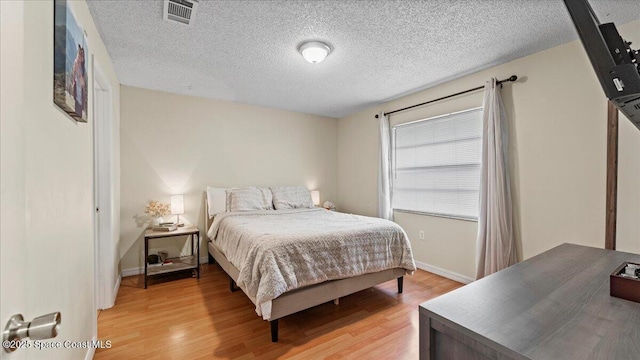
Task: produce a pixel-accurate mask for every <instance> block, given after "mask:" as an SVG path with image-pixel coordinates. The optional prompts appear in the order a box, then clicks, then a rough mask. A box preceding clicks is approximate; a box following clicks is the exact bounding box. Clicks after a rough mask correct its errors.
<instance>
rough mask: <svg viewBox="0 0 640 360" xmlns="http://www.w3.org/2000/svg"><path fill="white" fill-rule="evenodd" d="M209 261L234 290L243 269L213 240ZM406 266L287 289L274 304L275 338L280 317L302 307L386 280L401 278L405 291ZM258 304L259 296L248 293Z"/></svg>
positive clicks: (272, 315)
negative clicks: (214, 264)
mask: <svg viewBox="0 0 640 360" xmlns="http://www.w3.org/2000/svg"><path fill="white" fill-rule="evenodd" d="M208 244H209V245H208V247H209V263H213V261H214V260H215V262H217V263H218V264H219V265H220V267H221V268H222V269H223V270H224V271H225V272H226V273H227V274H228V275H229V278H230V279H229V281H230V289H231V291H234V290H235V289H237V288H235V281H236V280H237V279H238V274H239V273H240V272H239V271H238V269H237V268H236V267H235V266H233V265H232V264H231V263H230V262H229V261H228V260H227V258H226V257H225V256H224V254H222V252H220V250H219V249H218V248H217V247H216V246H215V245H214V243H213V242H211V241H209V243H208ZM404 274H405V269H400V268H395V269H388V270H384V271H380V272H376V273H371V274H364V275H360V276H356V277H351V278H346V279H340V280H332V281H326V282H324V283H321V284H317V285H311V286H306V287H304V288H300V289H296V290H292V291H289V292H286V293H284V294H282V295H280V296H279V297H277V298H276V299H274V300H273V301H272V305H271V319H269V322H270V323H271V341H273V342H277V341H278V319H280V318H281V317H285V316H287V315H290V314H293V313H296V312H298V311H302V310H305V309H308V308H311V307H314V306H316V305H320V304H324V303H326V302H328V301H331V300H335V299H339V298H341V297H344V296H347V295H350V294H353V293H356V292H358V291H361V290H364V289H368V288H370V287H372V286H375V285H378V284H381V283H383V282H386V281H389V280H393V279H398V292H399V293H402V280H403V275H404ZM247 297H248V298H249V299H250V300H251V301H252V302H253V303H254V304H255V299H253V298H251V297H250V296H248V295H247Z"/></svg>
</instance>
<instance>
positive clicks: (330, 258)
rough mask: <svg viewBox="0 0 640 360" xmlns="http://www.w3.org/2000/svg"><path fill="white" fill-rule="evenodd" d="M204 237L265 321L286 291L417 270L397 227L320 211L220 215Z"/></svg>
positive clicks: (403, 235)
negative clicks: (236, 273) (221, 255)
mask: <svg viewBox="0 0 640 360" xmlns="http://www.w3.org/2000/svg"><path fill="white" fill-rule="evenodd" d="M207 235H208V236H209V238H210V239H212V240H213V241H215V242H216V244H217V245H218V247H219V248H220V250H222V252H223V253H224V254H225V256H226V257H227V259H228V260H229V261H230V262H231V263H232V264H233V265H234V266H235V267H236V268H238V270H240V275H239V277H238V280H237V285H238V286H239V287H241V288H242V289H243V290H244V291H245V293H247V295H248V296H249V297H251V298H252V299H253V300H254V302H255V304H256V312H257V313H258V315H261V316H262V317H263V318H264V319H265V320H269V319H270V318H271V301H272V300H273V299H275V298H277V297H278V296H280V295H281V294H283V293H285V292H287V291H289V290H293V289H297V288H300V287H303V286H307V285H313V284H317V283H321V282H324V281H327V280H337V279H344V278H348V277H353V276H357V275H362V274H367V273H373V272H378V271H382V270H386V269H392V268H404V269H406V270H407V273H413V271H414V270H415V268H416V267H415V263H414V261H413V255H412V252H411V245H410V244H409V240H408V238H407V236H406V234H405V232H404V231H403V230H402V228H401V227H400V226H398V225H397V224H396V223H394V222H391V221H388V220H383V219H378V218H372V217H366V216H359V215H350V214H343V213H338V212H333V211H328V210H324V209H295V210H261V211H246V212H232V213H223V214H220V215H217V216H216V218H215V219H214V222H213V224H212V225H211V228H210V229H209V231H208V232H207Z"/></svg>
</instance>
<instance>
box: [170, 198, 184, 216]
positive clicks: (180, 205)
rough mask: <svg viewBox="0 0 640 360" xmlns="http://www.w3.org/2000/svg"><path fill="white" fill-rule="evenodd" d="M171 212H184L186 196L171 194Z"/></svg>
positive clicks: (176, 213) (175, 213)
mask: <svg viewBox="0 0 640 360" xmlns="http://www.w3.org/2000/svg"><path fill="white" fill-rule="evenodd" d="M171 213H172V214H173V215H180V214H184V196H182V195H172V196H171Z"/></svg>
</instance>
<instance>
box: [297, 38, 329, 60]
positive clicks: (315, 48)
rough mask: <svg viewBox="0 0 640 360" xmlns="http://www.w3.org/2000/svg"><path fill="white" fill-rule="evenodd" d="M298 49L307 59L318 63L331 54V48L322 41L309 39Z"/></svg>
mask: <svg viewBox="0 0 640 360" xmlns="http://www.w3.org/2000/svg"><path fill="white" fill-rule="evenodd" d="M298 51H300V54H302V57H303V58H304V59H305V60H307V61H308V62H310V63H312V64H317V63H319V62H322V60H324V58H326V57H327V55H329V53H330V52H331V48H330V47H329V45H327V44H325V43H323V42H320V41H308V42H306V43H304V44H302V45H300V48H299V49H298Z"/></svg>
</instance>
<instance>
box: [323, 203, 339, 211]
mask: <svg viewBox="0 0 640 360" xmlns="http://www.w3.org/2000/svg"><path fill="white" fill-rule="evenodd" d="M322 207H323V208H325V209H327V210H331V211H336V205H335V204H334V203H332V202H331V201H325V202H324V203H323V204H322Z"/></svg>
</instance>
